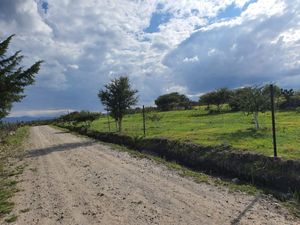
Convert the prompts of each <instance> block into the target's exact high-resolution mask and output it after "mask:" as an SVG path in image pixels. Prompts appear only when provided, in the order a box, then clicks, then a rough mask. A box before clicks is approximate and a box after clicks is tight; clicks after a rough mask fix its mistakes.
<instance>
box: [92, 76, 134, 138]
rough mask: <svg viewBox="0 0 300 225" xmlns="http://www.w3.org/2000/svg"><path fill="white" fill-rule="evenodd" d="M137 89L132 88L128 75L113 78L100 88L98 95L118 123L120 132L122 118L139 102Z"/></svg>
mask: <svg viewBox="0 0 300 225" xmlns="http://www.w3.org/2000/svg"><path fill="white" fill-rule="evenodd" d="M136 93H137V90H133V89H131V86H130V83H129V79H128V77H123V76H121V77H119V78H116V79H113V80H112V81H111V82H110V83H109V84H107V85H105V89H104V90H100V91H99V94H98V97H99V98H100V100H101V102H102V104H103V105H105V107H106V109H107V110H108V111H109V112H110V115H111V116H112V117H113V118H114V119H115V121H116V122H117V124H118V127H119V132H121V131H122V119H123V117H124V115H125V113H126V110H127V109H129V108H130V107H131V106H133V105H135V104H136V103H137V96H136Z"/></svg>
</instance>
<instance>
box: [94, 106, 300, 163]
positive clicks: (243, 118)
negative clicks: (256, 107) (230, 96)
mask: <svg viewBox="0 0 300 225" xmlns="http://www.w3.org/2000/svg"><path fill="white" fill-rule="evenodd" d="M157 114H158V115H159V117H161V119H160V121H158V122H155V121H151V120H150V119H147V120H146V127H147V131H146V136H147V137H166V138H170V139H177V140H181V141H191V142H194V143H198V144H203V145H219V144H226V145H231V146H233V147H234V148H238V149H243V150H244V149H246V150H251V151H256V152H258V153H263V154H265V155H269V156H271V155H272V154H273V146H272V132H271V114H270V112H267V113H260V115H259V122H260V126H261V129H260V130H259V131H255V130H254V129H253V128H254V125H253V123H252V116H251V115H249V116H247V115H245V114H244V113H242V112H230V113H223V114H213V115H209V114H207V111H205V110H204V109H203V108H200V109H193V110H186V111H184V110H183V111H170V112H159V113H157ZM276 121H277V123H276V125H277V145H278V155H279V156H281V157H284V158H300V148H299V146H300V138H299V137H300V113H297V112H277V113H276ZM110 122H111V124H110V128H111V131H116V126H115V123H114V122H113V119H112V118H110ZM91 128H92V129H94V130H98V131H105V132H107V131H108V124H107V117H102V118H100V119H99V120H96V121H94V122H93V123H92V124H91ZM123 133H125V134H127V135H131V136H141V135H143V119H142V115H141V114H131V115H126V116H125V118H124V121H123Z"/></svg>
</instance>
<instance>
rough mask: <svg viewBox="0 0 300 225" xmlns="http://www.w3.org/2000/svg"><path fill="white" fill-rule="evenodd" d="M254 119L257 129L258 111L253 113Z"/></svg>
mask: <svg viewBox="0 0 300 225" xmlns="http://www.w3.org/2000/svg"><path fill="white" fill-rule="evenodd" d="M253 121H254V124H255V129H256V130H258V129H259V123H258V112H254V113H253Z"/></svg>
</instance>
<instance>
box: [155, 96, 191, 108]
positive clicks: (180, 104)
mask: <svg viewBox="0 0 300 225" xmlns="http://www.w3.org/2000/svg"><path fill="white" fill-rule="evenodd" d="M155 105H156V106H157V108H158V109H159V110H162V111H168V110H172V109H176V108H184V109H190V108H191V102H190V100H189V98H188V97H186V96H185V95H182V94H179V93H178V92H172V93H169V94H165V95H161V96H159V97H158V98H157V99H156V100H155Z"/></svg>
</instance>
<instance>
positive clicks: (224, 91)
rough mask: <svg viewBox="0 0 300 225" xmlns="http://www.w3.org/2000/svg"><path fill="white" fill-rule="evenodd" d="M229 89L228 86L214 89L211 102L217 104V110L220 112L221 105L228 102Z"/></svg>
mask: <svg viewBox="0 0 300 225" xmlns="http://www.w3.org/2000/svg"><path fill="white" fill-rule="evenodd" d="M230 95H231V91H230V90H229V89H228V88H220V89H217V90H216V91H214V95H213V104H215V105H216V106H217V109H218V112H221V107H222V105H224V104H225V103H228V102H229V98H230Z"/></svg>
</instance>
